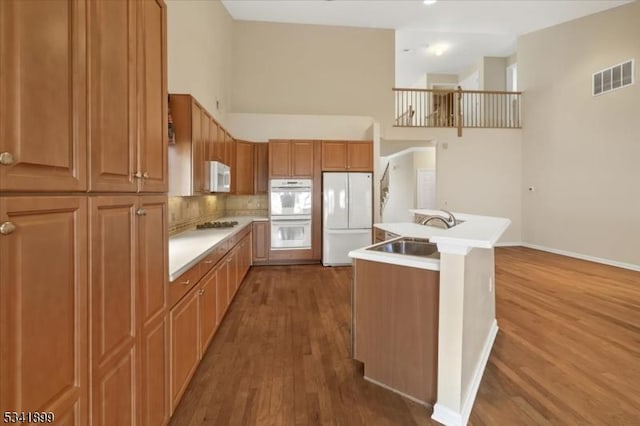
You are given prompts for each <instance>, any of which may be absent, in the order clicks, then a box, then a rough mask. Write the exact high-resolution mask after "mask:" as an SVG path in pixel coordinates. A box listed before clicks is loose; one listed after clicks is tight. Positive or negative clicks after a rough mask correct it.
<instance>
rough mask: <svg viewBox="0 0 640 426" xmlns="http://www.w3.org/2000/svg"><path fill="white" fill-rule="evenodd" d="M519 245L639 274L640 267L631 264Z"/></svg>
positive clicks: (548, 248) (564, 251)
mask: <svg viewBox="0 0 640 426" xmlns="http://www.w3.org/2000/svg"><path fill="white" fill-rule="evenodd" d="M521 245H522V246H523V247H527V248H531V249H535V250H542V251H546V252H549V253H554V254H559V255H562V256H568V257H573V258H575V259H581V260H588V261H589V262H595V263H601V264H603V265H609V266H615V267H617V268H623V269H629V270H631V271H638V272H640V265H634V264H633V263H625V262H618V261H616V260H610V259H603V258H601V257H595V256H589V255H586V254H580V253H575V252H572V251H566V250H559V249H554V248H551V247H545V246H539V245H536V244H529V243H522V244H521Z"/></svg>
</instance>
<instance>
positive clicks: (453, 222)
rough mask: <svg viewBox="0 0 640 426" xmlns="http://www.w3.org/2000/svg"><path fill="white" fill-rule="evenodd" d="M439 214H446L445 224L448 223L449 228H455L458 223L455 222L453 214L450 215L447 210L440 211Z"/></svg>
mask: <svg viewBox="0 0 640 426" xmlns="http://www.w3.org/2000/svg"><path fill="white" fill-rule="evenodd" d="M440 211H441V212H445V213H446V214H447V216H448V217H447V223H449V225H451V226H456V224H457V223H458V221H457V220H456V217H455V216H454V215H453V213H451V212H450V211H449V210H445V209H440Z"/></svg>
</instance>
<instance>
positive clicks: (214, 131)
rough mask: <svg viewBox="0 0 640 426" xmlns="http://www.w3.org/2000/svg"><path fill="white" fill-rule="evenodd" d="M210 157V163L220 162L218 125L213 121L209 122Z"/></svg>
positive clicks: (220, 148)
mask: <svg viewBox="0 0 640 426" xmlns="http://www.w3.org/2000/svg"><path fill="white" fill-rule="evenodd" d="M210 131H211V148H212V150H211V157H210V158H209V160H212V161H222V155H221V153H222V147H221V146H220V140H219V136H218V135H219V127H218V123H217V122H216V121H215V120H213V119H212V120H211V129H210Z"/></svg>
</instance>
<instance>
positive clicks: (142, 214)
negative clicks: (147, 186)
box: [136, 209, 147, 216]
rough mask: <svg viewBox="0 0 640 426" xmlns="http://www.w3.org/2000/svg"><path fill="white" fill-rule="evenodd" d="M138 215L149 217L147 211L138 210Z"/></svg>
mask: <svg viewBox="0 0 640 426" xmlns="http://www.w3.org/2000/svg"><path fill="white" fill-rule="evenodd" d="M136 214H137V215H138V216H146V215H147V211H146V210H145V209H138V210H136Z"/></svg>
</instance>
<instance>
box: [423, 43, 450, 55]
mask: <svg viewBox="0 0 640 426" xmlns="http://www.w3.org/2000/svg"><path fill="white" fill-rule="evenodd" d="M447 49H449V45H448V44H445V43H438V44H434V45H431V46H430V47H429V49H428V51H429V53H433V54H434V55H436V56H442V54H443V53H444V52H446V51H447Z"/></svg>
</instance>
